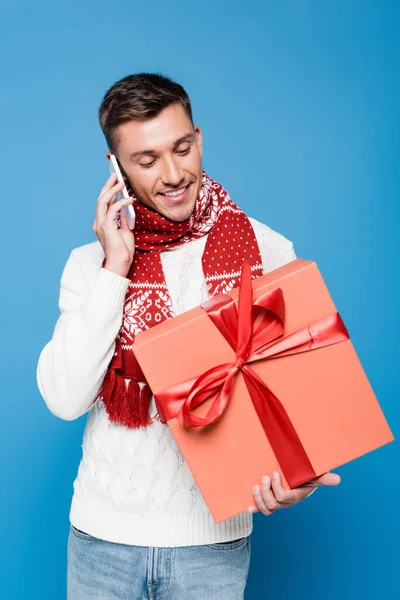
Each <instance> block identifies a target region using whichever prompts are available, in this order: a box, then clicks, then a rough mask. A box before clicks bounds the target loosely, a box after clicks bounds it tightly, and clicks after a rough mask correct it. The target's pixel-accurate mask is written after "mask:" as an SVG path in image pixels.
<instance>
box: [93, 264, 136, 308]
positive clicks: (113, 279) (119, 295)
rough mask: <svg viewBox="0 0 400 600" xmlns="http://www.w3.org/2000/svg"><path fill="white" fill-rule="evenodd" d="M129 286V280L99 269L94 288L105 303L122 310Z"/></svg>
mask: <svg viewBox="0 0 400 600" xmlns="http://www.w3.org/2000/svg"><path fill="white" fill-rule="evenodd" d="M129 284H130V279H127V278H126V277H122V276H121V275H118V274H117V273H113V272H112V271H109V270H108V269H104V268H103V267H101V268H100V271H99V273H98V276H97V280H96V283H95V286H96V288H97V291H98V292H99V293H100V294H101V297H102V298H104V300H105V301H106V302H110V304H112V305H114V306H115V307H116V308H122V306H123V304H124V301H125V296H126V291H127V289H128V286H129Z"/></svg>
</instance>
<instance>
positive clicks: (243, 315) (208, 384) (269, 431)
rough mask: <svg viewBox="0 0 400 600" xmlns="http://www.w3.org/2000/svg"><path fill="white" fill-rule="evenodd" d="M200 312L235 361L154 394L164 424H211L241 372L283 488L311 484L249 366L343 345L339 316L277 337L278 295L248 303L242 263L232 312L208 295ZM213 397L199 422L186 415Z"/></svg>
mask: <svg viewBox="0 0 400 600" xmlns="http://www.w3.org/2000/svg"><path fill="white" fill-rule="evenodd" d="M202 308H204V310H205V311H206V312H207V314H208V316H209V317H210V319H211V320H212V322H213V323H214V325H215V326H216V327H217V329H218V330H219V331H220V332H221V333H222V335H223V336H224V337H225V339H226V340H227V341H228V342H229V344H230V345H231V346H232V348H233V349H234V350H235V351H236V359H235V362H234V363H225V364H222V365H218V366H216V367H212V368H211V369H209V370H208V371H206V372H205V373H203V374H202V375H200V376H199V377H195V378H192V379H189V380H186V381H184V382H182V383H179V384H177V385H174V386H173V387H171V388H169V389H167V390H165V391H163V392H160V393H158V394H156V397H155V398H156V402H157V407H158V410H159V413H160V415H161V418H163V419H164V421H168V420H170V419H173V418H174V417H177V418H178V419H179V421H180V422H181V423H182V425H184V426H185V427H189V428H193V427H200V426H203V425H210V424H212V423H216V422H217V421H218V420H219V419H220V418H221V416H222V415H223V413H224V411H225V409H226V407H227V405H228V403H229V401H230V398H231V395H232V389H233V385H234V381H235V378H236V375H237V374H238V372H239V371H241V373H242V375H243V377H244V380H245V383H246V386H247V389H248V391H249V395H250V398H251V400H252V402H253V405H254V408H255V410H256V412H257V415H258V417H259V419H260V422H261V424H262V426H263V429H264V431H265V434H266V436H267V438H268V440H269V442H270V444H271V447H272V449H273V451H274V453H275V456H276V458H277V460H278V462H279V464H280V467H281V469H282V471H283V473H284V475H285V477H286V480H287V482H288V483H289V486H290V487H291V488H294V487H296V486H297V485H300V484H301V483H304V482H306V481H309V480H310V479H314V478H315V477H316V473H315V471H314V469H313V467H312V465H311V462H310V460H309V459H308V456H307V454H306V452H305V450H304V447H303V445H302V443H301V441H300V439H299V437H298V435H297V433H296V430H295V429H294V426H293V424H292V422H291V420H290V418H289V416H288V414H287V413H286V411H285V409H284V407H283V405H282V404H281V402H280V401H279V400H278V398H277V397H276V396H275V395H274V393H273V392H272V391H271V390H270V389H269V387H268V386H267V385H266V383H265V382H264V381H263V380H262V379H261V378H260V377H259V376H258V375H257V373H256V372H255V371H254V370H253V369H252V368H251V367H250V365H249V363H252V362H255V361H258V360H266V359H271V358H278V357H281V356H289V355H290V354H298V353H300V352H308V351H310V350H316V349H318V348H323V347H325V346H330V345H332V344H337V343H340V342H343V341H345V340H348V339H349V334H348V331H347V329H346V326H345V325H344V323H343V321H342V319H341V317H340V315H339V314H338V313H337V312H336V313H334V314H333V315H330V316H328V317H324V318H323V319H320V320H319V321H316V322H315V323H313V324H312V325H309V326H307V327H303V328H302V329H299V330H298V331H295V332H294V333H292V334H290V335H288V336H286V337H285V338H282V335H283V332H284V323H285V302H284V298H283V292H282V290H281V289H280V288H275V289H273V290H271V291H269V292H265V293H264V294H261V296H259V297H258V298H257V299H256V300H255V301H254V302H252V285H251V271H250V265H249V263H248V262H247V261H245V262H244V263H243V266H242V273H241V281H240V289H239V303H238V309H236V305H235V303H234V300H233V299H232V298H231V297H230V296H228V295H225V294H219V295H217V296H214V297H213V298H211V299H210V300H208V301H207V302H205V303H204V304H203V305H202ZM256 320H258V322H257V324H256ZM253 330H254V331H253ZM277 338H280V339H277ZM271 342H273V343H271ZM215 394H216V396H215V399H214V401H213V402H212V404H211V406H210V408H209V410H208V412H207V414H206V416H205V417H199V416H196V415H194V414H192V412H191V410H192V409H194V408H196V407H197V406H199V405H200V404H202V403H203V402H204V401H205V400H207V399H208V398H210V397H211V396H213V395H215Z"/></svg>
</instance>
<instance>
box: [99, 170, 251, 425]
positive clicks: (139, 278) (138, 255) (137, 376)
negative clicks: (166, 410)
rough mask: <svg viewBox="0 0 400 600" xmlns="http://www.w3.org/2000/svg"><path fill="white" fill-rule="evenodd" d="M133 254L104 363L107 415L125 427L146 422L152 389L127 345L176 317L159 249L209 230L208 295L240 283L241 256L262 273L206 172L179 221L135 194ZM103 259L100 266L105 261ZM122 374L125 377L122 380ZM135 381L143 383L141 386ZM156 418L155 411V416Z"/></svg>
mask: <svg viewBox="0 0 400 600" xmlns="http://www.w3.org/2000/svg"><path fill="white" fill-rule="evenodd" d="M129 194H130V195H132V196H133V198H134V205H133V206H134V209H135V213H136V225H135V229H134V232H133V233H134V235H135V245H136V250H135V255H134V259H133V262H132V265H131V268H130V270H129V273H128V275H127V278H128V279H130V280H131V283H130V284H129V286H128V289H127V293H126V297H125V306H124V314H123V322H122V326H121V329H120V330H119V332H118V334H117V337H116V343H115V353H114V356H113V358H112V360H111V362H110V364H109V366H108V370H107V372H106V375H105V378H104V381H103V385H102V389H101V391H100V392H99V396H101V397H102V400H103V402H104V405H105V407H106V410H107V413H108V416H109V419H110V420H111V421H115V422H117V423H121V424H123V425H125V426H127V427H135V428H139V427H146V426H147V425H151V423H152V422H153V420H152V419H151V418H150V416H149V404H150V400H151V396H152V392H151V390H150V388H149V386H148V384H147V383H146V380H145V377H144V374H143V372H142V371H141V369H140V367H139V365H138V363H137V361H136V359H135V356H134V354H133V352H132V350H131V347H132V344H133V342H134V339H135V335H137V334H138V333H140V332H141V331H144V330H146V329H149V328H150V327H153V326H154V325H157V324H158V323H161V322H162V321H165V320H166V319H171V318H172V317H174V316H175V315H174V313H173V310H172V304H171V298H170V296H169V293H168V289H167V285H166V282H165V278H164V273H163V269H162V263H161V258H160V252H161V251H164V250H168V249H169V248H175V247H176V246H180V245H181V244H186V243H188V242H191V241H193V240H195V239H196V238H199V237H201V236H203V235H206V234H207V233H208V237H207V241H206V245H205V249H204V252H203V256H202V266H203V273H204V276H205V280H206V283H207V287H208V292H209V295H210V296H214V295H215V294H221V293H225V292H227V291H229V290H231V289H232V288H234V287H237V286H238V285H239V275H240V268H241V265H242V262H243V260H245V259H248V260H249V261H250V264H251V271H252V277H253V278H255V277H259V276H260V275H262V260H261V255H260V250H259V248H258V244H257V240H256V237H255V234H254V231H253V228H252V226H251V223H250V221H249V219H248V218H247V216H246V215H245V214H244V212H243V211H242V210H241V209H240V208H239V207H238V206H237V205H236V204H234V203H233V202H232V200H231V198H230V196H229V194H228V193H227V192H226V191H225V190H224V188H223V187H222V186H221V185H220V184H219V183H217V182H216V181H214V180H213V179H211V178H210V177H209V176H208V175H207V174H206V173H205V172H204V171H203V177H202V184H201V188H200V192H199V195H198V197H197V200H196V204H195V207H194V211H193V213H192V215H191V216H190V218H189V219H187V220H186V221H183V222H180V223H177V222H174V221H171V220H170V219H167V218H166V217H163V216H161V215H160V214H158V213H157V212H155V211H154V210H151V209H149V208H147V207H146V206H145V205H144V204H142V203H141V202H140V201H139V200H137V198H136V197H135V195H134V193H133V191H132V189H129ZM104 263H105V259H104V260H103V263H102V266H104ZM125 379H127V380H129V381H128V382H125ZM139 381H141V382H145V384H144V386H143V385H142V386H139V383H138V382H139ZM155 418H156V419H159V415H156V417H155Z"/></svg>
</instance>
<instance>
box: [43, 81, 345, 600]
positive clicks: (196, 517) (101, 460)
mask: <svg viewBox="0 0 400 600" xmlns="http://www.w3.org/2000/svg"><path fill="white" fill-rule="evenodd" d="M99 119H100V124H101V127H102V130H103V133H104V135H105V138H106V141H107V144H108V147H109V150H110V152H112V153H113V154H115V155H116V157H117V159H118V161H119V165H120V167H121V170H122V173H123V176H124V180H125V183H126V186H127V189H128V191H129V195H130V197H129V199H122V200H119V201H117V200H116V194H117V193H118V192H119V191H121V189H122V187H123V186H122V184H120V183H117V179H116V176H115V175H112V176H111V177H110V178H109V179H108V181H107V182H106V184H105V185H104V187H103V189H102V190H101V192H100V195H99V197H98V199H97V207H96V217H95V220H94V223H93V231H94V232H95V234H96V236H97V237H98V241H96V242H93V243H90V244H86V245H84V246H81V247H79V248H75V249H74V250H73V251H72V252H71V254H70V256H69V258H68V261H67V263H66V265H65V268H64V271H63V274H62V277H61V289H60V297H59V307H60V312H61V315H60V317H59V319H58V321H57V324H56V327H55V330H54V334H53V337H52V339H51V341H50V342H49V343H48V344H47V345H46V346H45V347H44V349H43V350H42V353H41V355H40V358H39V363H38V370H37V379H38V386H39V389H40V392H41V394H42V395H43V398H44V399H45V401H46V403H47V405H48V407H49V409H50V410H51V411H52V412H53V413H54V414H55V415H57V416H58V417H60V418H62V419H67V420H72V419H76V418H78V417H79V416H81V415H82V414H84V413H85V412H87V411H89V415H88V420H87V425H86V428H85V433H84V439H83V445H82V448H83V455H82V460H81V463H80V465H79V469H78V474H77V477H76V479H75V481H74V486H73V487H74V495H73V499H72V506H71V512H70V521H71V528H70V535H69V540H68V598H69V599H70V600H78V599H83V598H88V597H93V598H105V597H107V598H122V597H123V598H138V599H139V598H156V597H158V594H162V597H163V598H170V599H185V600H190V599H196V600H200V599H203V598H204V599H206V598H207V600H209V599H211V598H219V600H225V599H228V598H229V599H234V600H236V599H239V598H243V593H244V588H245V584H246V578H247V573H248V568H249V559H250V533H251V531H252V514H251V513H252V512H256V511H261V512H262V513H263V514H265V515H271V514H272V513H273V512H274V511H275V510H277V509H279V508H285V507H289V506H292V505H294V504H297V503H298V502H300V501H301V500H303V499H304V498H306V497H307V495H309V494H310V490H311V492H312V491H314V490H315V489H316V488H317V486H319V485H336V484H337V483H339V482H340V478H339V476H338V475H335V474H333V473H326V474H325V475H323V476H322V477H319V478H318V479H316V480H314V481H312V482H310V483H308V484H307V485H304V486H301V487H298V488H297V489H295V490H291V491H285V490H284V489H283V488H282V486H281V481H280V476H279V473H277V474H275V476H274V477H273V479H272V481H270V480H269V478H268V477H266V478H263V480H262V481H261V482H255V486H254V488H253V495H254V505H253V506H251V507H249V508H248V510H247V511H244V512H243V513H241V514H239V515H236V516H234V517H232V518H231V519H228V520H226V521H224V522H222V523H219V524H216V523H215V522H214V520H213V518H212V516H211V514H210V512H209V509H208V507H207V505H206V503H205V501H204V499H203V498H202V495H201V493H200V491H199V489H198V487H197V485H196V482H195V481H194V479H193V476H192V474H191V472H190V470H189V468H188V466H187V464H186V462H185V460H184V457H183V456H182V454H181V452H180V450H179V448H178V446H177V444H176V442H175V440H174V438H173V436H172V434H171V432H170V430H169V428H168V425H167V424H165V423H164V422H162V420H161V419H160V417H159V415H158V413H157V408H156V404H155V401H154V397H153V396H152V394H151V391H150V389H149V386H148V385H147V383H146V381H145V379H144V375H143V373H142V372H141V371H140V368H139V366H138V364H137V363H136V361H135V359H134V355H133V352H132V351H131V347H132V344H133V343H134V338H135V336H136V335H137V333H139V332H140V331H143V330H145V329H147V328H149V327H152V326H154V325H156V324H157V323H159V322H161V321H163V320H165V319H169V318H171V317H173V316H174V315H177V314H180V313H182V312H183V311H186V310H188V309H190V308H192V307H194V306H196V305H199V304H200V303H201V302H203V301H204V300H206V299H207V298H208V297H209V296H212V295H214V294H217V293H220V292H225V291H228V290H230V289H232V288H233V287H236V286H237V285H238V283H239V280H238V276H239V269H240V265H241V264H242V262H243V260H244V259H247V260H249V261H250V263H251V270H252V276H253V277H257V276H259V275H261V274H262V273H265V272H267V271H271V270H272V269H275V268H277V267H279V266H281V265H282V264H285V263H287V262H289V261H291V260H293V259H294V258H295V254H294V250H293V244H292V243H291V242H290V241H288V240H287V239H286V238H284V237H283V236H282V235H280V234H279V233H277V232H275V231H273V230H272V229H270V228H269V227H267V226H266V225H263V224H261V223H259V222H258V221H256V220H255V219H251V218H248V217H247V216H246V215H245V214H244V213H243V212H242V211H241V209H240V208H239V207H238V206H237V205H236V204H234V202H233V201H232V199H231V198H230V196H229V194H228V193H227V192H226V190H224V188H223V187H222V186H221V185H220V184H219V183H217V182H216V181H215V180H214V179H212V178H211V177H209V176H208V174H206V173H205V172H204V171H203V168H202V160H201V157H202V153H203V147H202V132H201V130H200V128H199V127H198V126H195V125H194V124H193V119H192V111H191V104H190V100H189V98H188V96H187V94H186V92H185V90H184V89H183V88H182V87H181V86H180V85H178V84H177V83H175V82H173V81H171V80H170V79H168V78H166V77H162V76H161V75H156V74H148V73H141V74H137V75H131V76H128V77H125V78H124V79H122V80H121V81H118V82H117V83H115V84H114V85H113V86H112V87H111V88H110V89H109V90H108V92H107V93H106V94H105V96H104V98H103V101H102V104H101V106H100V110H99ZM110 152H108V153H107V157H108V158H109V156H110ZM128 204H132V205H133V207H134V209H135V213H136V226H135V229H134V230H133V231H131V230H130V229H129V227H128V221H127V217H126V215H125V211H124V210H121V209H122V207H124V206H126V205H128ZM177 360H179V357H177ZM223 493H224V491H223V490H221V494H223Z"/></svg>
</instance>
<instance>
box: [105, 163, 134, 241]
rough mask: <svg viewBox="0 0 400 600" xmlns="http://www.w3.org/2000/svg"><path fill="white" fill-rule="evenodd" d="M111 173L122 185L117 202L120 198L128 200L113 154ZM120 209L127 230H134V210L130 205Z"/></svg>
mask: <svg viewBox="0 0 400 600" xmlns="http://www.w3.org/2000/svg"><path fill="white" fill-rule="evenodd" d="M111 173H116V174H117V179H118V182H119V183H123V184H124V187H123V188H122V192H118V194H117V200H120V199H121V198H129V194H128V190H127V189H126V185H125V182H124V178H123V177H122V173H121V169H120V168H119V164H118V161H117V158H116V156H115V154H111V155H110V174H111ZM121 194H122V196H121ZM122 208H123V210H124V211H125V214H126V216H127V219H128V226H129V229H134V227H135V209H134V208H133V206H132V204H128V206H123V207H122Z"/></svg>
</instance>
